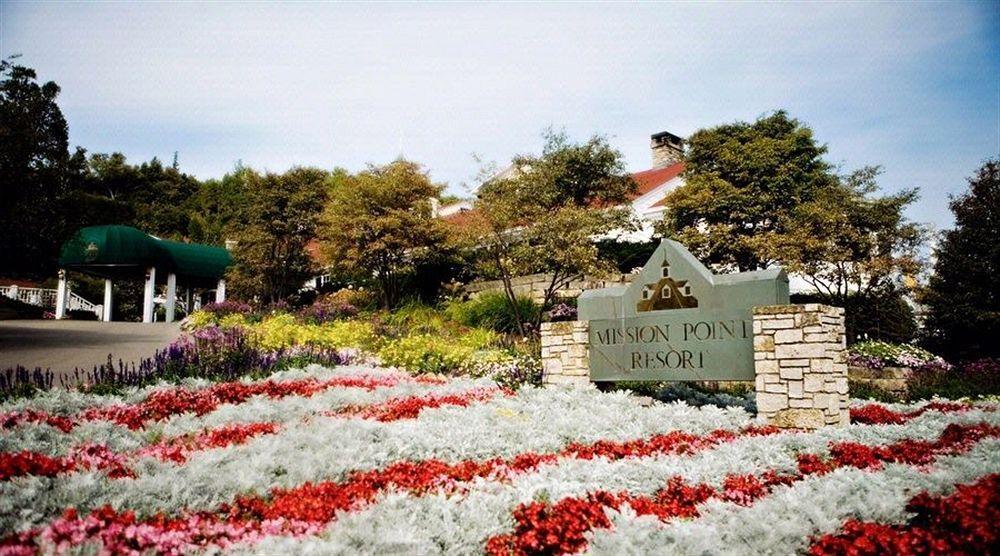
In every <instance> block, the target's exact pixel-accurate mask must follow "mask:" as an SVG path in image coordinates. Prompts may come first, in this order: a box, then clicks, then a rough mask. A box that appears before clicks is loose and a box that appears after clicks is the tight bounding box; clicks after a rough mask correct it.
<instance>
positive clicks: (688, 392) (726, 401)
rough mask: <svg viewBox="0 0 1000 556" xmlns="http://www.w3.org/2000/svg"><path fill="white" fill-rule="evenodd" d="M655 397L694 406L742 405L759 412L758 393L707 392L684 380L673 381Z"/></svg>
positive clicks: (748, 409)
mask: <svg viewBox="0 0 1000 556" xmlns="http://www.w3.org/2000/svg"><path fill="white" fill-rule="evenodd" d="M655 398H656V399H658V400H660V401H662V402H668V403H669V402H677V401H680V402H684V403H686V404H688V405H690V406H693V407H701V406H703V405H715V406H718V407H742V408H743V409H745V410H746V411H747V412H749V413H756V412H757V400H756V394H755V393H754V392H753V391H747V392H746V393H744V394H743V395H742V396H734V395H732V394H728V393H726V392H705V391H703V390H700V389H698V388H696V387H694V386H692V385H690V384H687V383H684V382H677V383H671V384H669V385H667V386H666V387H665V388H662V389H660V390H659V391H657V392H656V395H655Z"/></svg>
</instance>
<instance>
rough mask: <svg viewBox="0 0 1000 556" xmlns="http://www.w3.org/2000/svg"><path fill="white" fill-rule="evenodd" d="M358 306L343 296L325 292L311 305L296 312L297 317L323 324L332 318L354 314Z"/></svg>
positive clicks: (341, 317) (332, 319) (338, 318)
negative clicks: (345, 299) (325, 293)
mask: <svg viewBox="0 0 1000 556" xmlns="http://www.w3.org/2000/svg"><path fill="white" fill-rule="evenodd" d="M357 314H358V308H357V307H355V306H354V305H352V304H350V303H348V302H347V301H344V299H343V296H337V295H336V294H327V295H324V296H321V297H320V298H319V299H317V300H316V301H315V302H313V304H312V305H309V306H308V307H305V308H304V309H302V310H300V311H299V312H298V317H299V318H300V319H302V320H303V321H304V322H307V323H311V324H323V323H325V322H330V321H334V320H340V319H345V318H349V317H353V316H356V315H357Z"/></svg>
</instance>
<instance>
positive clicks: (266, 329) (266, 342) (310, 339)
mask: <svg viewBox="0 0 1000 556" xmlns="http://www.w3.org/2000/svg"><path fill="white" fill-rule="evenodd" d="M247 328H248V330H249V332H250V335H251V337H252V338H253V339H254V341H255V342H256V343H257V345H259V346H260V347H261V348H263V349H266V350H278V349H282V348H287V347H292V346H296V345H302V346H311V347H317V348H335V349H343V348H355V349H361V350H364V351H373V350H375V349H377V347H378V345H379V344H380V343H381V339H380V338H379V336H378V335H377V334H376V333H375V329H374V327H373V326H372V324H371V323H369V322H365V321H361V320H344V321H334V322H329V323H325V324H302V323H299V322H298V321H296V319H295V317H294V316H292V315H289V314H279V315H273V316H270V317H268V318H265V319H264V320H262V321H261V322H259V323H256V324H250V325H248V326H247Z"/></svg>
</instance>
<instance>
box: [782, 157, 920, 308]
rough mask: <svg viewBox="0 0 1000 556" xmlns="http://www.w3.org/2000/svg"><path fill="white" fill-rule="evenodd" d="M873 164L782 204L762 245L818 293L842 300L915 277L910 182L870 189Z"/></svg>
mask: <svg viewBox="0 0 1000 556" xmlns="http://www.w3.org/2000/svg"><path fill="white" fill-rule="evenodd" d="M879 173H880V170H879V168H877V167H869V168H863V169H861V170H858V171H857V172H854V173H852V174H851V175H849V176H847V177H845V178H843V179H841V180H838V181H837V182H836V183H834V184H831V185H829V186H827V187H825V188H823V189H820V190H818V191H817V192H816V193H815V194H814V196H813V198H812V199H811V200H809V201H805V202H803V203H800V204H798V205H797V206H795V207H792V208H791V209H790V210H789V211H787V212H786V213H785V214H784V215H783V216H782V219H781V221H780V222H779V226H780V228H781V233H774V234H770V236H769V242H768V243H767V244H766V245H765V248H764V249H763V252H764V253H765V254H766V255H767V256H768V258H770V259H773V260H777V261H781V262H782V263H783V264H784V265H785V267H786V268H787V269H788V271H789V272H793V273H795V274H797V275H799V276H801V277H803V278H804V279H805V280H806V281H807V282H809V284H810V285H812V286H813V287H814V288H816V291H817V292H818V294H819V297H820V298H821V300H822V301H823V302H825V303H830V304H833V305H837V306H840V307H848V305H850V304H849V303H848V297H849V296H857V298H860V299H870V298H877V297H878V296H879V295H881V294H882V293H884V292H890V291H896V290H902V291H904V292H905V291H906V290H907V288H909V287H911V286H913V285H915V283H916V282H915V280H916V277H917V275H918V274H919V273H920V271H921V269H922V268H923V262H922V260H921V257H920V247H921V246H922V245H923V243H924V241H925V239H926V230H925V228H924V227H923V226H921V225H919V224H916V223H913V222H910V221H909V220H907V218H906V216H905V215H904V214H903V212H904V210H905V209H906V207H907V206H909V205H910V204H911V203H913V201H915V200H916V199H917V192H916V190H904V191H901V192H899V193H896V194H894V195H887V196H884V197H876V196H874V194H875V193H876V192H877V191H878V184H877V181H876V180H877V177H878V175H879Z"/></svg>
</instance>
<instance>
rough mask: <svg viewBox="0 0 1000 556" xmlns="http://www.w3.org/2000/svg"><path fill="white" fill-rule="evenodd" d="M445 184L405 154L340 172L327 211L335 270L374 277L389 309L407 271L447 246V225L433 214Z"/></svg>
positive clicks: (325, 238)
mask: <svg viewBox="0 0 1000 556" xmlns="http://www.w3.org/2000/svg"><path fill="white" fill-rule="evenodd" d="M442 189H443V188H442V187H441V186H440V185H436V184H434V183H433V182H431V180H430V178H429V177H428V175H427V173H426V172H425V171H424V170H423V169H422V168H421V166H420V165H419V164H416V163H414V162H409V161H406V160H402V159H400V160H396V161H394V162H392V163H389V164H386V165H384V166H374V165H373V166H369V167H368V169H367V170H364V171H362V172H359V173H357V174H355V175H351V176H347V175H343V174H341V175H340V176H339V178H338V179H337V180H336V183H335V184H334V185H333V187H332V190H331V193H330V199H329V201H328V202H327V204H326V208H325V210H324V212H323V225H322V230H321V234H320V239H321V245H322V250H323V253H324V254H325V255H326V257H327V259H328V260H329V261H330V264H331V265H332V266H333V268H334V270H335V271H336V272H339V273H342V274H344V275H348V276H352V277H354V278H355V279H358V280H361V281H364V282H372V283H373V284H374V285H375V287H376V288H377V289H378V291H379V294H380V296H381V301H382V307H383V308H386V309H391V308H392V307H394V306H395V305H396V304H397V303H398V302H399V300H400V298H401V294H402V286H403V284H404V281H405V280H406V278H407V276H409V275H410V274H411V273H412V272H413V271H414V268H415V267H416V265H418V264H419V263H421V262H423V261H427V260H429V259H432V258H434V257H435V256H436V255H437V254H438V252H439V250H440V249H441V247H442V245H443V242H444V240H445V233H444V229H443V228H442V225H441V222H440V221H439V220H437V219H435V218H434V217H433V216H432V214H431V200H432V199H437V198H438V196H439V195H440V194H441V190H442Z"/></svg>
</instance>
